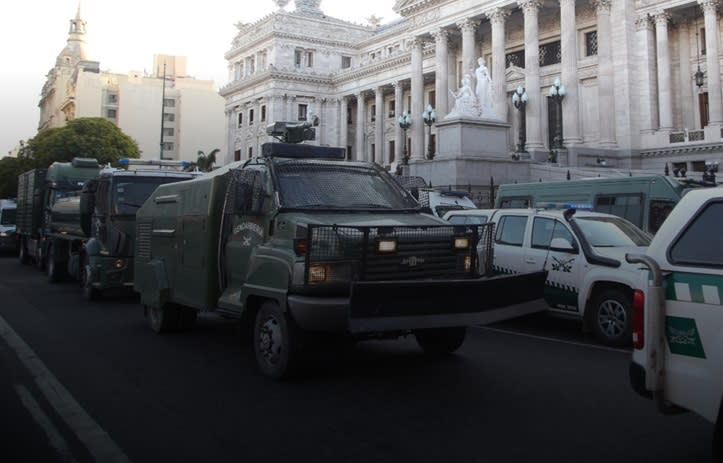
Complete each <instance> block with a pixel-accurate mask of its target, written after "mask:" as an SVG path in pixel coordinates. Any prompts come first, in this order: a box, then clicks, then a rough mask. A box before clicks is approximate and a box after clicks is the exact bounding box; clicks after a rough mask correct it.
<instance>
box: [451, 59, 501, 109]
mask: <svg viewBox="0 0 723 463" xmlns="http://www.w3.org/2000/svg"><path fill="white" fill-rule="evenodd" d="M477 62H478V63H479V67H477V69H476V70H475V71H474V73H475V77H476V85H475V91H473V90H472V76H471V75H470V74H465V75H464V77H462V82H461V87H460V88H459V90H458V91H457V93H454V92H452V91H451V90H450V92H451V93H452V96H453V97H454V107H453V108H452V111H450V112H449V114H448V115H447V116H446V117H445V119H447V118H454V117H468V118H473V119H497V115H496V114H495V112H494V109H493V103H494V102H493V93H492V79H491V78H490V74H489V71H488V69H487V66H486V65H485V60H484V58H479V59H478V60H477Z"/></svg>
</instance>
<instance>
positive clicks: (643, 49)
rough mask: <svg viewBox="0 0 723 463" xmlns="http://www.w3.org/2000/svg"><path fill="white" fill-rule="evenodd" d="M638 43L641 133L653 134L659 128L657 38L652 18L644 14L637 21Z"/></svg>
mask: <svg viewBox="0 0 723 463" xmlns="http://www.w3.org/2000/svg"><path fill="white" fill-rule="evenodd" d="M635 28H636V31H637V32H636V37H635V38H636V39H637V42H638V48H637V52H638V54H637V58H638V69H637V74H638V82H637V87H638V91H639V99H638V101H637V104H638V105H639V108H640V109H639V110H640V131H641V132H642V133H652V132H654V131H655V128H656V127H657V126H658V102H657V98H656V97H655V95H657V94H658V83H657V80H656V73H655V67H656V64H655V37H654V33H655V32H654V31H653V24H652V22H651V21H650V16H648V15H647V13H646V14H642V15H640V16H638V18H637V19H636V21H635Z"/></svg>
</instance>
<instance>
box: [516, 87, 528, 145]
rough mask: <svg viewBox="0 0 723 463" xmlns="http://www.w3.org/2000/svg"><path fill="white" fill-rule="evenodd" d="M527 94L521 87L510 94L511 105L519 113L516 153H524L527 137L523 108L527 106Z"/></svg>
mask: <svg viewBox="0 0 723 463" xmlns="http://www.w3.org/2000/svg"><path fill="white" fill-rule="evenodd" d="M528 99H529V97H528V96H527V92H526V91H525V89H524V87H522V86H521V85H520V86H518V87H517V89H516V90H515V92H514V93H513V94H512V104H513V105H515V108H517V110H518V111H519V112H520V139H519V142H518V143H517V153H518V154H519V153H526V152H527V151H525V143H526V137H527V121H526V120H525V106H526V105H527V100H528Z"/></svg>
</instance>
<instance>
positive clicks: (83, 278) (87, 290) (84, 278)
mask: <svg viewBox="0 0 723 463" xmlns="http://www.w3.org/2000/svg"><path fill="white" fill-rule="evenodd" d="M80 284H81V285H82V287H83V297H84V298H85V300H86V301H95V300H97V299H100V295H101V293H100V291H99V290H97V289H96V288H94V287H93V282H92V281H90V271H89V269H88V266H83V267H82V268H81V269H80Z"/></svg>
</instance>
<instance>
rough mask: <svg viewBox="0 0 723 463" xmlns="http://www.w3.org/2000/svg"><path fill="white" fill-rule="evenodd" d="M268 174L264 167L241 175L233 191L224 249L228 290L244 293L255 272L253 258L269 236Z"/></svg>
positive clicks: (239, 174)
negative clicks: (249, 277)
mask: <svg viewBox="0 0 723 463" xmlns="http://www.w3.org/2000/svg"><path fill="white" fill-rule="evenodd" d="M269 184H270V180H269V177H268V172H267V171H266V169H265V168H264V167H262V166H258V167H257V168H256V167H250V168H249V167H247V168H246V169H243V170H242V171H240V172H239V173H238V175H237V176H236V178H235V180H234V182H232V186H231V188H233V189H234V190H233V191H234V201H233V203H234V214H233V216H232V217H233V219H232V220H231V230H230V233H229V235H228V239H227V241H226V245H225V258H224V266H225V267H224V268H225V272H226V282H227V289H230V290H241V288H242V286H243V284H244V283H246V281H247V279H248V276H249V272H250V271H251V270H252V267H253V264H252V261H253V256H254V254H255V253H256V252H257V251H258V247H259V246H260V245H262V244H263V243H264V242H265V241H266V239H267V237H268V233H269V214H268V205H269V201H268V196H267V193H265V192H268V191H270V189H269V187H270V185H269Z"/></svg>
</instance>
